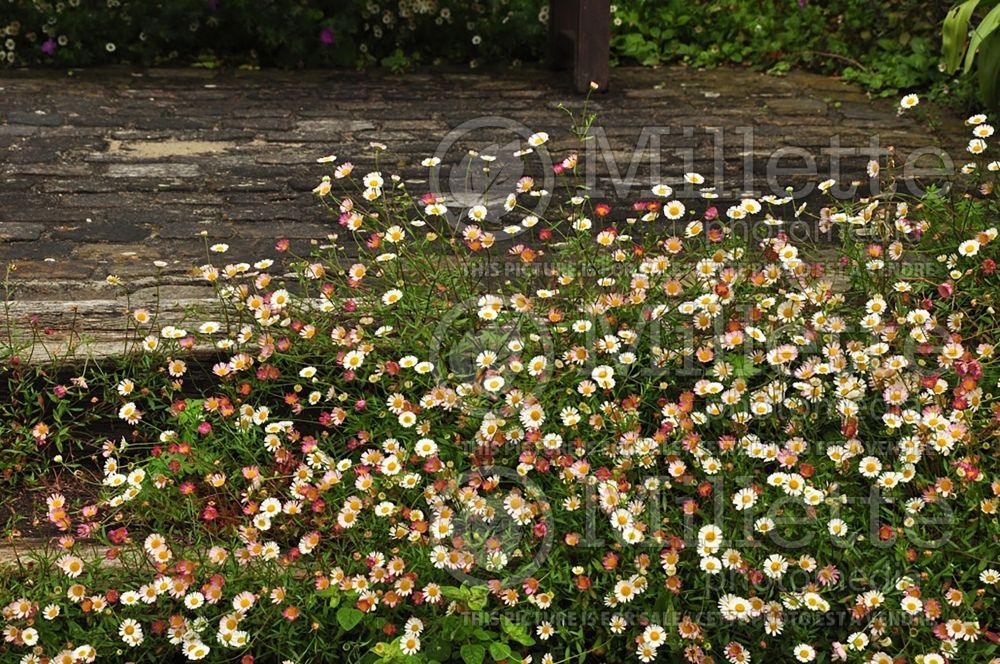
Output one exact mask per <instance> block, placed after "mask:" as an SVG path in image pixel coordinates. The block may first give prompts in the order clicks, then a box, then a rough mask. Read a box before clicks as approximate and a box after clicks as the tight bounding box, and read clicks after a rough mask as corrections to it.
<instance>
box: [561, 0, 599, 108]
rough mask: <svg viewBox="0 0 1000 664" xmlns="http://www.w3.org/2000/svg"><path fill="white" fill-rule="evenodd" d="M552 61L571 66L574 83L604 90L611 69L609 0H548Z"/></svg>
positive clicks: (581, 88)
mask: <svg viewBox="0 0 1000 664" xmlns="http://www.w3.org/2000/svg"><path fill="white" fill-rule="evenodd" d="M549 39H550V47H551V58H552V63H553V65H554V66H556V67H557V68H565V67H567V66H572V67H573V86H574V87H575V88H576V90H577V92H586V91H587V90H589V89H590V83H591V82H594V83H597V85H598V86H599V89H601V90H606V89H607V87H608V78H609V75H610V69H611V62H610V58H611V0H549Z"/></svg>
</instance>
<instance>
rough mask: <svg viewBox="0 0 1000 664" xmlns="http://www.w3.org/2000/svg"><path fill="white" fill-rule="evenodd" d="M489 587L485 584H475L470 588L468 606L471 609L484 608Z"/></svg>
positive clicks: (478, 609) (479, 609) (480, 609)
mask: <svg viewBox="0 0 1000 664" xmlns="http://www.w3.org/2000/svg"><path fill="white" fill-rule="evenodd" d="M489 593H490V591H489V589H487V588H486V586H476V587H474V588H472V589H471V591H470V593H469V601H468V604H469V608H470V609H472V610H473V611H482V610H483V609H485V608H486V602H487V600H488V599H489V596H490V594H489Z"/></svg>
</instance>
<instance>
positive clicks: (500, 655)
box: [490, 641, 514, 662]
mask: <svg viewBox="0 0 1000 664" xmlns="http://www.w3.org/2000/svg"><path fill="white" fill-rule="evenodd" d="M513 655H514V653H512V652H511V650H510V646H508V645H507V644H506V643H500V642H499V641H494V642H493V643H491V644H490V657H492V658H493V661H494V662H499V661H500V660H503V659H510V658H511V657H513Z"/></svg>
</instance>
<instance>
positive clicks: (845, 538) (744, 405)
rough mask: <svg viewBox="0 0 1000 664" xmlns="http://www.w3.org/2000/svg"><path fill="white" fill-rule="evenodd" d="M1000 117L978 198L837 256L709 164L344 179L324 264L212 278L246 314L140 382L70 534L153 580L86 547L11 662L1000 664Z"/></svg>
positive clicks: (894, 222)
mask: <svg viewBox="0 0 1000 664" xmlns="http://www.w3.org/2000/svg"><path fill="white" fill-rule="evenodd" d="M911 102H912V103H911ZM907 104H908V105H910V106H912V105H915V102H913V100H912V99H907ZM969 121H970V125H971V126H972V127H973V130H974V132H975V138H974V143H973V144H970V152H972V153H973V158H974V161H973V162H971V163H970V164H969V165H967V166H966V167H965V169H964V170H965V171H966V175H967V177H968V180H967V181H965V184H964V186H966V187H967V189H966V191H967V193H966V194H965V195H964V196H963V195H961V194H959V193H956V192H955V191H952V192H950V193H945V192H942V191H932V192H931V193H929V194H928V195H927V196H926V197H924V198H922V199H917V200H906V199H905V198H904V197H902V196H901V195H898V194H896V193H895V189H894V188H892V187H887V188H886V189H885V190H884V191H885V192H886V193H881V194H878V195H873V196H870V197H868V198H865V199H858V200H854V201H848V202H837V201H833V200H831V202H830V203H829V205H828V206H826V207H824V208H823V209H822V210H819V211H817V213H816V215H815V217H816V223H817V225H818V227H819V229H820V230H821V231H823V232H828V231H829V232H831V233H833V234H834V235H836V236H837V237H838V238H839V244H832V243H828V244H825V245H822V244H819V245H817V244H807V243H796V242H793V240H792V238H791V233H790V232H789V228H790V227H791V226H792V224H796V223H802V222H803V221H804V220H805V219H807V218H810V216H809V215H810V213H809V211H808V209H807V208H806V207H805V206H804V205H802V204H800V202H798V201H794V200H792V199H791V198H790V197H784V198H782V197H774V196H767V197H763V198H760V199H752V198H747V199H744V200H742V201H734V202H731V203H727V204H725V205H722V204H719V203H717V202H716V201H715V200H713V199H714V198H715V195H714V193H713V190H712V189H710V188H708V187H707V186H706V182H705V178H704V177H703V176H701V175H699V174H697V173H688V174H686V175H685V176H684V178H683V179H682V180H681V181H678V182H667V183H656V184H654V186H652V187H651V188H650V194H649V197H648V199H647V200H643V201H640V202H637V203H636V204H635V205H634V206H633V207H632V208H631V209H629V210H625V211H619V212H618V213H616V212H615V211H613V210H612V208H611V207H610V206H609V205H607V204H604V203H601V202H599V201H594V200H591V199H590V198H589V197H588V196H587V194H586V190H585V189H584V188H581V187H579V186H578V181H577V179H576V174H577V173H578V172H580V171H581V170H582V169H581V164H580V163H579V159H578V158H577V156H576V155H575V154H573V153H568V154H565V155H561V160H560V162H559V163H558V164H557V166H556V171H557V173H558V175H557V176H556V177H557V180H556V181H557V187H556V190H555V191H552V192H547V191H540V190H539V188H538V187H537V186H536V184H535V181H534V180H533V179H532V178H531V177H524V178H521V179H520V180H519V181H518V182H517V185H516V187H515V189H514V190H513V191H509V192H506V191H501V192H487V194H486V195H484V197H483V200H482V201H480V202H478V203H475V204H473V205H464V204H463V205H462V206H458V205H456V204H455V203H454V202H453V201H449V200H448V199H447V198H446V197H444V196H442V195H440V194H438V193H436V192H426V191H411V185H410V184H408V181H407V180H406V179H404V178H403V177H401V176H399V175H393V174H391V173H389V172H388V171H387V170H385V167H384V166H383V165H382V163H383V162H384V155H383V152H384V150H385V147H384V146H381V145H377V144H375V145H373V148H372V154H371V155H370V157H366V158H365V163H366V164H367V165H366V166H365V167H361V166H357V167H356V166H354V165H352V164H351V163H349V162H344V161H340V160H338V159H336V158H335V157H332V156H331V157H327V158H323V159H321V160H320V161H321V162H323V163H324V164H325V165H326V167H328V168H330V169H331V172H330V174H329V175H328V176H327V177H325V178H324V179H323V180H322V181H321V182H320V184H319V185H318V186H317V188H316V191H315V193H316V195H317V197H318V198H319V199H320V200H321V201H322V202H323V203H324V204H325V205H327V206H328V207H329V208H330V210H331V212H332V217H333V221H332V224H333V230H332V232H331V234H330V235H329V236H328V237H327V238H324V239H322V240H320V241H319V242H317V244H316V246H315V251H314V252H312V253H311V254H309V255H305V256H293V255H291V252H290V251H289V250H288V244H287V243H285V242H284V241H279V242H278V243H277V246H276V256H275V257H261V258H260V260H259V261H257V262H255V263H231V264H226V263H225V262H224V260H223V261H219V260H214V261H213V262H211V263H207V264H205V265H203V266H201V267H200V268H199V269H198V274H199V278H201V279H204V280H207V281H209V282H211V283H213V284H215V286H216V289H217V292H218V295H219V299H220V303H221V305H222V308H221V309H220V311H219V313H218V315H217V316H216V317H215V318H213V320H202V321H194V322H193V324H192V326H191V327H192V329H191V330H190V331H189V330H187V329H181V328H179V327H170V328H165V329H161V330H158V331H155V330H150V331H149V336H147V337H146V340H145V341H144V342H143V346H144V350H143V352H144V353H145V354H146V355H147V356H148V357H150V358H153V359H154V360H155V362H154V366H160V367H162V371H161V372H160V373H159V374H157V375H143V376H138V375H137V376H116V377H115V380H116V381H117V382H116V384H115V386H114V389H115V392H114V397H113V398H114V399H117V400H118V403H117V405H118V408H119V415H120V418H121V419H122V421H124V422H126V423H127V424H128V426H129V427H130V428H131V429H133V430H134V431H133V434H132V436H131V437H128V438H123V439H122V440H121V441H118V442H115V441H109V442H108V443H106V444H105V446H104V448H103V450H102V456H103V459H102V462H101V463H102V466H103V477H104V480H103V481H104V485H105V488H104V490H103V493H102V496H101V499H100V500H99V501H97V502H96V503H95V504H92V505H86V506H84V507H83V508H80V507H79V506H71V505H68V504H67V502H66V499H65V498H64V497H63V496H60V495H53V496H51V497H50V499H49V513H50V518H51V519H52V521H53V522H54V523H56V524H58V525H59V526H60V527H61V528H63V529H65V530H66V531H67V533H68V532H70V531H74V530H75V532H76V533H77V534H78V536H79V535H80V534H85V535H89V536H91V537H97V538H101V539H102V540H103V541H105V542H106V543H107V545H108V548H107V554H106V556H105V557H107V558H117V559H119V560H124V561H125V563H124V564H122V565H120V566H108V565H102V564H101V563H100V562H98V561H93V560H87V559H85V556H84V554H83V553H82V552H80V551H79V550H78V549H79V548H80V546H81V545H80V543H79V541H78V540H77V539H76V538H74V537H73V536H71V535H69V534H67V535H66V536H65V537H63V538H62V539H61V540H60V542H59V544H60V546H61V547H62V548H64V549H65V551H63V552H61V553H60V556H59V557H58V558H57V559H56V560H53V561H48V562H51V563H54V565H53V566H52V567H50V566H49V565H48V564H46V565H44V566H41V567H36V568H35V569H34V570H31V571H27V570H26V571H24V572H23V581H21V580H15V581H12V582H9V585H8V588H9V589H10V590H11V591H12V592H13V593H14V594H13V595H12V597H15V598H16V599H14V600H13V601H12V602H10V603H9V604H8V605H7V606H6V608H5V609H4V618H5V620H6V628H5V635H6V645H5V646H4V648H6V652H7V653H10V654H11V656H12V657H15V658H21V661H23V662H35V661H43V659H44V658H52V660H51V661H67V662H69V661H83V660H86V661H89V659H88V658H91V657H92V656H95V655H97V654H101V655H107V656H111V657H130V658H131V657H134V658H136V659H141V658H143V657H145V658H147V659H155V658H157V657H165V656H167V653H171V654H173V653H180V654H181V655H183V656H186V657H187V658H188V659H192V660H197V659H209V660H212V661H232V660H233V659H236V658H239V657H242V658H243V661H254V658H258V659H259V661H282V660H288V661H293V662H306V661H319V660H318V659H317V658H318V657H325V656H326V655H325V654H323V653H328V652H332V650H333V649H342V651H343V652H345V653H346V656H347V657H348V658H349V659H350V660H351V661H354V660H357V661H382V662H386V661H397V660H398V661H404V660H408V659H411V660H413V661H428V662H430V661H439V662H444V661H456V660H463V661H465V662H468V663H470V664H478V662H482V661H489V660H487V659H486V658H487V657H490V658H492V659H493V660H495V661H525V662H543V663H545V664H554V663H556V662H564V661H570V660H576V659H577V658H582V659H586V658H588V657H591V658H593V659H594V661H598V660H603V661H642V662H650V661H681V660H684V661H689V662H695V663H699V664H705V663H708V662H722V661H729V662H734V663H742V662H751V661H754V660H755V659H756V660H757V661H762V660H764V659H765V658H770V659H773V660H775V661H782V662H783V661H799V662H810V661H814V660H815V661H835V660H843V661H857V662H862V661H863V662H873V663H876V664H887V663H889V662H915V663H917V664H935V663H937V662H946V661H970V662H971V661H983V662H986V661H996V660H995V658H994V660H991V657H994V652H995V648H996V646H995V642H996V641H997V638H998V637H997V635H996V634H995V633H994V630H995V628H996V625H995V616H996V614H997V611H996V606H997V587H996V584H997V582H998V580H1000V571H998V568H1000V562H998V561H997V558H998V557H1000V556H998V550H997V546H996V541H997V535H998V527H997V522H996V508H997V500H998V495H1000V478H998V477H997V475H996V473H997V463H996V456H995V452H994V449H993V448H994V445H995V442H996V437H997V433H996V432H997V427H998V415H997V414H998V412H1000V407H998V406H997V404H996V398H995V396H994V393H993V391H994V390H995V389H996V388H997V379H998V377H1000V373H998V371H997V361H996V357H995V353H994V344H995V339H996V334H995V324H994V311H993V308H992V306H993V298H994V293H995V288H996V284H997V275H996V262H995V261H996V256H997V253H998V251H997V247H998V242H997V234H998V233H997V229H996V227H995V226H994V221H993V220H994V219H996V203H995V198H994V196H993V192H992V187H993V182H994V180H995V175H994V173H995V172H996V171H997V170H998V168H997V164H996V162H990V161H988V160H987V158H986V156H985V154H984V153H985V150H986V148H987V146H986V145H985V140H986V139H987V138H988V136H989V134H991V133H992V130H991V129H989V131H987V129H988V128H989V125H987V124H986V118H985V117H983V116H975V117H973V118H970V119H969ZM582 134H585V131H584V132H581V135H582ZM984 134H985V136H984ZM584 138H585V136H584ZM547 140H548V136H546V135H542V134H537V135H535V136H533V137H532V139H531V141H530V143H531V144H530V145H526V146H525V147H524V149H523V150H522V151H520V152H519V154H520V155H521V156H524V155H525V154H527V153H528V152H527V151H528V150H530V149H534V148H538V147H540V146H541V145H543V144H544V143H545V142H546V141H547ZM975 141H980V142H982V145H980V143H976V142H975ZM980 148H982V149H980ZM484 156H485V157H490V156H491V155H484ZM483 161H484V162H485V165H484V166H483V167H486V168H488V167H489V166H488V164H489V163H490V159H488V158H487V159H483ZM883 166H885V167H886V168H885V170H884V171H883V172H882V173H881V174H880V173H879V169H880V168H882V167H883ZM891 166H892V165H891V164H888V165H880V164H877V163H873V164H872V165H870V167H869V169H870V171H871V172H872V174H873V176H874V175H877V174H880V175H881V176H882V177H883V178H890V179H891V177H892V172H891ZM423 167H424V168H427V169H436V168H440V167H441V164H440V163H438V162H437V160H434V159H428V160H426V161H425V162H424V164H423ZM969 183H971V184H972V185H973V186H969ZM832 184H834V183H832V182H828V183H824V185H823V186H822V187H823V188H825V189H829V188H830V186H831V185H832ZM958 186H960V185H958V184H956V187H958ZM684 188H687V189H691V188H694V190H695V191H696V192H700V196H697V197H695V198H692V199H682V197H681V196H680V195H679V192H680V191H681V190H682V189H684ZM563 192H566V193H565V195H563ZM549 199H550V203H549V205H548V208H547V209H548V210H549V213H548V214H543V213H541V212H539V206H538V203H539V201H544V200H549ZM682 201H686V202H682ZM747 231H752V232H747ZM227 249H228V248H227V247H225V246H224V245H215V246H213V247H211V248H210V250H211V251H210V252H209V255H210V256H212V257H213V258H217V257H218V258H223V257H224V254H225V253H226V250H227ZM279 267H281V268H282V269H277V268H279ZM286 267H287V271H286V269H285V268H286ZM199 346H201V347H204V346H211V347H214V348H215V349H217V350H218V351H220V352H222V353H223V354H224V357H223V358H222V359H221V360H220V361H218V362H217V363H215V364H214V366H212V368H211V371H210V376H211V380H210V381H208V384H207V385H206V384H205V381H204V380H203V381H201V382H200V383H199V384H198V385H195V386H192V385H189V384H188V382H190V381H188V378H187V375H188V363H187V362H185V360H184V359H183V358H184V357H185V355H184V353H185V349H187V348H197V347H199ZM189 359H190V358H189ZM186 381H187V382H186ZM122 653H124V654H122ZM59 658H62V659H59ZM12 661H13V660H12Z"/></svg>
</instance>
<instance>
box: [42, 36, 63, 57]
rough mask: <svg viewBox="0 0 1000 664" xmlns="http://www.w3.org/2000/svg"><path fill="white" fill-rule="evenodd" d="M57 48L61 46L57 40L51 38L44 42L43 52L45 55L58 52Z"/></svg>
mask: <svg viewBox="0 0 1000 664" xmlns="http://www.w3.org/2000/svg"><path fill="white" fill-rule="evenodd" d="M57 48H59V46H58V45H57V44H56V40H55V39H52V38H49V39H46V40H45V42H44V43H43V44H42V53H44V54H45V55H52V54H53V53H55V52H56V49H57Z"/></svg>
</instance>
